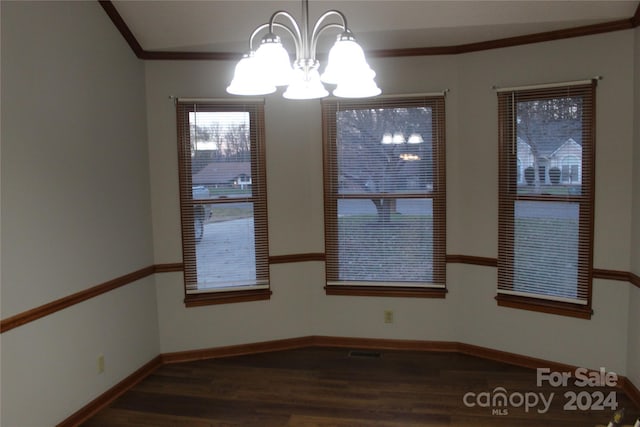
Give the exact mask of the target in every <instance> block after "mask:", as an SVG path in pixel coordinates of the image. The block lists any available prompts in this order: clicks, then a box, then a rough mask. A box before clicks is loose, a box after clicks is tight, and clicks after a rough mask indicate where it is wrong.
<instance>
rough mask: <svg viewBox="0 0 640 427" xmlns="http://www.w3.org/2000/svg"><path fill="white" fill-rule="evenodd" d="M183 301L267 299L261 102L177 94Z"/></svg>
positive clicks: (211, 302) (193, 304) (262, 113)
mask: <svg viewBox="0 0 640 427" xmlns="http://www.w3.org/2000/svg"><path fill="white" fill-rule="evenodd" d="M177 124H178V160H179V175H180V213H181V218H182V246H183V248H182V250H183V260H184V281H185V303H186V304H187V306H197V305H206V304H218V303H226V302H239V301H252V300H258V299H268V298H269V296H270V294H271V291H270V290H269V263H268V257H269V248H268V236H267V201H266V182H265V154H264V105H263V102H261V101H260V102H257V101H256V102H246V101H244V102H242V103H237V102H232V101H228V102H202V101H199V102H194V101H189V100H178V103H177Z"/></svg>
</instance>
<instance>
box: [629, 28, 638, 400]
mask: <svg viewBox="0 0 640 427" xmlns="http://www.w3.org/2000/svg"><path fill="white" fill-rule="evenodd" d="M634 52H635V71H634V73H635V76H636V80H635V109H634V117H635V120H634V125H635V136H634V147H633V166H634V167H633V216H632V218H633V234H632V235H633V237H632V241H631V272H633V273H635V275H636V276H640V120H638V117H639V116H640V78H638V75H640V28H636V29H635V49H634ZM628 375H629V378H631V379H632V380H633V382H634V384H635V385H636V387H637V388H639V389H640V288H638V287H635V288H632V290H631V298H629V372H628Z"/></svg>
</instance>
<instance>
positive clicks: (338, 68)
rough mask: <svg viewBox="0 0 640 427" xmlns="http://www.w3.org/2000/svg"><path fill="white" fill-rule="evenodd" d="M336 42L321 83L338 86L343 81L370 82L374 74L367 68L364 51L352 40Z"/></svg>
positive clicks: (339, 39)
mask: <svg viewBox="0 0 640 427" xmlns="http://www.w3.org/2000/svg"><path fill="white" fill-rule="evenodd" d="M342 37H343V36H338V40H337V41H336V43H335V44H334V45H333V47H332V48H331V50H330V51H329V57H328V60H327V67H326V68H325V70H324V73H322V77H321V79H322V81H323V82H325V83H329V84H340V83H341V82H343V81H345V80H359V79H366V80H371V79H373V78H374V77H375V76H376V73H375V72H374V71H373V70H372V69H371V68H370V67H369V64H367V60H366V59H365V56H364V51H363V50H362V48H361V47H360V45H359V44H358V43H356V42H355V40H353V39H343V38H342Z"/></svg>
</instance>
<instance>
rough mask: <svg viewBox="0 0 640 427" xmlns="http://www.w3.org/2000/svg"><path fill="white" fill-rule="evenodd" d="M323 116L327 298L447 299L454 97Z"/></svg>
mask: <svg viewBox="0 0 640 427" xmlns="http://www.w3.org/2000/svg"><path fill="white" fill-rule="evenodd" d="M322 112H323V125H324V183H325V246H326V248H325V252H326V259H327V262H326V275H327V287H326V290H327V293H328V294H333V295H336V294H341V295H370V296H377V295H384V296H409V297H411V296H414V297H444V295H445V293H446V288H445V267H446V265H445V262H446V261H445V253H446V251H445V244H446V242H445V240H446V239H445V229H446V223H445V216H446V212H445V171H444V168H445V132H444V130H445V129H444V120H445V119H444V118H445V111H444V96H442V95H441V96H434V97H430V96H420V97H402V98H400V97H398V98H386V97H381V98H376V99H367V100H355V101H346V102H344V101H337V100H326V101H323V103H322Z"/></svg>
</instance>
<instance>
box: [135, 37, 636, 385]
mask: <svg viewBox="0 0 640 427" xmlns="http://www.w3.org/2000/svg"><path fill="white" fill-rule="evenodd" d="M633 37H634V33H633V31H621V32H616V33H610V34H604V35H598V36H590V37H583V38H578V39H570V40H562V41H555V42H548V43H542V44H534V45H526V46H519V47H513V48H506V49H498V50H491V51H486V52H477V53H473V54H466V55H460V56H440V57H416V58H385V59H371V60H370V62H371V65H372V67H373V68H374V69H376V71H377V73H378V77H377V79H378V83H379V85H380V86H381V87H382V88H383V90H384V91H385V93H387V94H400V93H416V92H432V91H440V90H443V89H446V88H449V89H451V92H450V93H448V95H447V104H446V108H447V179H448V182H447V204H448V205H447V220H448V237H447V239H448V251H447V252H448V253H450V254H464V255H475V256H484V257H496V256H497V181H498V172H497V117H496V116H497V102H496V94H495V92H494V91H493V90H492V86H493V85H500V86H511V85H520V84H536V83H547V82H557V81H566V80H582V79H585V78H590V77H593V76H596V75H602V76H603V77H604V80H602V81H601V82H600V83H599V85H598V89H597V100H598V101H597V102H598V111H597V123H598V126H597V168H596V170H597V176H596V178H597V185H596V186H597V188H596V193H597V196H596V233H595V256H594V258H595V267H597V268H603V269H614V270H623V271H629V269H630V265H629V248H630V247H631V245H632V241H631V237H630V230H631V209H632V206H631V198H630V196H629V195H630V194H631V191H632V189H631V177H632V157H631V153H632V141H633V111H632V108H633V103H634V98H633V93H632V91H630V90H629V88H630V86H631V85H632V82H633V79H634V74H633V69H632V65H633V43H634V39H633ZM585 52H588V55H587V54H585ZM233 66H234V64H233V63H230V62H222V61H219V62H205V61H194V62H170V61H166V62H164V61H163V62H160V61H153V62H151V61H150V62H147V63H146V72H147V105H148V128H149V137H150V138H149V140H150V153H151V181H152V211H153V213H154V223H153V226H154V235H155V236H156V240H155V255H156V262H176V261H180V259H181V253H180V230H179V209H178V197H177V191H178V190H177V171H176V168H177V159H176V147H175V144H176V140H175V134H176V132H175V118H174V117H175V112H174V107H173V105H172V104H171V103H170V102H169V100H168V97H169V96H170V95H174V96H200V97H225V96H227V95H226V94H225V92H224V88H225V87H226V85H227V84H228V82H229V80H230V78H231V73H232V71H233ZM266 116H267V120H266V128H267V179H268V202H269V232H270V244H271V248H270V249H271V254H272V255H282V254H296V253H305V252H316V251H321V250H322V248H323V235H322V233H323V231H322V228H323V220H322V156H321V144H322V140H321V132H320V129H321V128H320V124H321V118H320V103H319V102H318V101H303V102H294V101H283V100H282V99H281V98H280V95H269V96H267V97H266ZM448 274H449V276H448V288H449V294H448V295H447V298H446V299H444V300H438V299H405V298H374V297H343V296H326V295H325V293H324V290H323V285H324V277H323V275H324V271H323V266H322V263H316V262H309V263H299V264H283V265H276V266H273V267H272V289H273V292H274V295H273V299H272V300H271V301H261V302H252V303H247V304H233V305H228V306H209V307H200V308H196V309H186V308H184V304H183V302H182V276H181V275H180V274H171V275H164V276H163V277H162V278H158V310H159V311H158V313H159V314H158V316H159V319H160V341H161V351H163V352H171V351H181V350H189V349H195V348H208V347H216V346H224V345H230V344H238V343H250V342H255V341H262V340H268V339H278V338H286V337H295V336H300V335H332V336H354V337H372V338H398V339H419V340H447V341H461V342H466V343H470V344H476V345H480V346H486V347H490V348H495V349H498V350H504V351H510V352H514V353H519V354H525V355H529V356H533V357H540V358H544V359H549V360H553V361H557V362H564V363H570V364H575V365H582V366H586V367H595V368H597V367H600V366H604V367H606V368H607V369H611V370H615V371H617V372H619V373H621V374H624V373H625V371H626V370H627V352H626V341H627V337H628V336H629V323H628V303H627V301H628V299H629V293H630V286H629V285H628V284H627V283H623V282H615V281H606V280H595V281H594V304H593V309H594V316H593V318H592V319H591V320H580V319H574V318H568V317H562V316H554V315H548V314H540V313H534V312H528V311H521V310H514V309H508V308H501V307H497V306H496V302H495V300H494V297H495V288H496V271H495V269H494V268H489V267H479V266H469V265H460V264H450V265H449V266H448ZM385 309H392V310H394V312H395V322H394V323H393V324H391V325H388V324H387V325H385V324H384V323H383V311H384V310H385ZM265 319H270V320H271V319H272V320H271V321H269V322H265ZM201 325H208V326H207V328H206V329H205V330H202V326H201ZM229 325H231V326H229ZM186 330H190V331H194V332H190V333H189V334H185V331H186ZM551 331H553V333H552V332H551ZM595 342H597V344H594V343H595ZM621 348H622V349H624V350H623V351H620V349H621Z"/></svg>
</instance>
